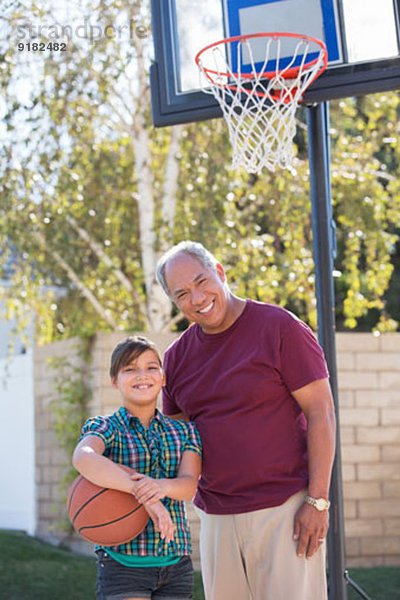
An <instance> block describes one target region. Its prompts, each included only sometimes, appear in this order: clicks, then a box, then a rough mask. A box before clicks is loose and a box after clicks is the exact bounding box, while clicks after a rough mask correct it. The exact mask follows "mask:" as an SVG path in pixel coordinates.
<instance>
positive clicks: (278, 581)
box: [196, 492, 327, 600]
mask: <svg viewBox="0 0 400 600" xmlns="http://www.w3.org/2000/svg"><path fill="white" fill-rule="evenodd" d="M304 497H305V492H299V493H297V494H295V495H294V496H292V497H291V498H289V500H287V501H286V502H285V503H284V504H282V505H281V506H275V507H273V508H266V509H263V510H257V511H253V512H249V513H241V514H238V515H210V514H206V513H205V512H203V511H202V510H199V509H197V508H196V511H197V513H198V515H199V516H200V520H201V530H200V554H201V567H202V575H203V582H204V590H205V595H206V600H326V598H327V586H326V575H325V543H324V544H323V545H322V547H321V548H320V549H319V550H318V552H316V554H314V556H313V557H312V558H311V559H306V558H304V557H303V558H299V557H298V556H297V555H296V546H297V543H296V542H294V541H293V539H292V537H293V520H294V515H295V513H296V511H297V510H298V508H299V507H300V505H301V504H302V503H303V501H304Z"/></svg>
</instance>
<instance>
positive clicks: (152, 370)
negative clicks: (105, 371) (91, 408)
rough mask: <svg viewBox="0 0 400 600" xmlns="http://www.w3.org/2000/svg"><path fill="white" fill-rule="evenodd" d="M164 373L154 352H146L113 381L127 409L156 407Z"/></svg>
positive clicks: (122, 369) (123, 369) (125, 367)
mask: <svg viewBox="0 0 400 600" xmlns="http://www.w3.org/2000/svg"><path fill="white" fill-rule="evenodd" d="M164 380H165V376H164V372H163V370H162V367H161V366H160V362H159V360H158V357H157V355H156V353H155V352H154V351H153V350H145V351H144V352H143V353H142V354H141V355H140V356H138V357H137V358H136V359H135V360H133V361H132V362H130V363H129V364H127V365H125V366H124V367H122V368H121V369H120V371H119V372H118V375H117V376H116V378H115V379H114V380H113V381H112V385H113V387H114V388H115V389H117V390H119V392H120V394H121V396H122V397H123V399H124V405H125V406H126V408H128V409H129V408H130V409H132V411H133V412H134V409H135V407H137V408H140V407H144V406H149V405H151V404H153V405H154V407H155V405H156V402H157V396H158V394H159V393H160V390H161V388H162V386H163V385H164Z"/></svg>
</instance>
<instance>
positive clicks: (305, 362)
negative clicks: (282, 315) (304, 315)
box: [279, 314, 329, 392]
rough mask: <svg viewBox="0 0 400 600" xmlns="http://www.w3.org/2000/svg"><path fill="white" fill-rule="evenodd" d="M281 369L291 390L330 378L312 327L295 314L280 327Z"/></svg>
mask: <svg viewBox="0 0 400 600" xmlns="http://www.w3.org/2000/svg"><path fill="white" fill-rule="evenodd" d="M279 358H280V372H281V375H282V377H283V380H284V382H285V384H286V385H287V387H288V389H289V391H290V392H293V391H295V390H298V389H300V388H301V387H304V386H305V385H307V384H309V383H312V382H313V381H317V380H318V379H325V378H327V377H329V373H328V368H327V365H326V361H325V357H324V353H323V350H322V348H321V346H320V345H319V344H318V342H317V340H316V338H315V335H314V333H313V332H312V331H311V329H310V328H309V327H308V325H306V324H305V323H303V321H301V320H300V319H298V318H297V317H296V316H295V315H291V314H290V315H289V319H288V320H287V321H286V322H285V325H284V326H283V327H282V329H281V338H280V353H279Z"/></svg>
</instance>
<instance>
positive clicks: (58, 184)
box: [0, 0, 400, 342]
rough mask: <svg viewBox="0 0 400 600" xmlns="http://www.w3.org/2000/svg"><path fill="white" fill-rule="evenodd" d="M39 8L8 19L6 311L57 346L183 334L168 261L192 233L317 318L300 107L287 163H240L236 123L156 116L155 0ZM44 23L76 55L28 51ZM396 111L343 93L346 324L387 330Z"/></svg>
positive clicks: (246, 278) (278, 298) (339, 141)
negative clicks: (163, 273) (233, 142)
mask: <svg viewBox="0 0 400 600" xmlns="http://www.w3.org/2000/svg"><path fill="white" fill-rule="evenodd" d="M25 4H26V6H24V7H23V6H22V3H18V2H14V3H13V4H12V7H11V8H10V9H9V11H8V12H7V11H6V12H5V13H4V14H3V21H4V27H5V31H6V34H7V36H8V43H6V44H5V45H4V46H3V48H2V54H1V56H0V67H1V71H0V72H1V75H0V83H1V86H2V90H3V97H4V99H5V102H4V104H3V105H0V111H2V112H3V122H4V131H3V132H2V133H4V135H3V136H2V137H3V140H4V143H3V145H2V147H1V149H0V153H1V164H0V190H1V199H2V200H1V206H0V239H1V247H2V254H1V258H0V262H1V265H2V269H3V273H4V274H6V275H7V278H8V287H7V288H6V289H4V290H3V297H4V298H5V300H6V302H7V304H6V305H7V311H8V313H7V314H8V316H11V315H12V314H15V315H16V316H17V317H18V320H19V323H20V325H21V324H23V323H24V322H25V321H26V319H27V318H28V316H29V315H31V313H32V311H34V313H35V315H36V325H37V331H38V339H39V340H40V341H42V342H43V341H49V340H51V339H55V338H57V337H69V336H71V335H75V334H91V333H93V332H95V331H97V330H99V329H103V330H107V329H108V330H112V329H118V328H119V329H122V330H132V329H137V330H143V329H145V330H148V331H155V330H163V329H169V328H170V327H171V326H173V325H174V323H177V322H178V321H179V319H180V315H176V314H175V313H174V309H173V308H172V307H171V305H170V303H169V301H168V299H166V297H165V296H164V295H163V293H162V292H161V289H160V287H159V286H158V285H156V283H155V277H154V269H155V264H156V261H157V258H158V256H159V255H160V253H161V252H162V251H163V250H164V249H165V248H166V247H167V246H169V245H170V244H171V243H174V242H177V241H179V240H181V239H185V238H191V239H197V240H199V241H202V242H204V243H205V244H206V245H207V246H208V247H209V249H210V250H211V251H213V252H215V254H216V255H217V257H218V258H219V259H220V260H221V261H222V262H223V264H224V265H226V266H227V269H228V276H229V279H230V281H231V286H232V289H233V291H235V292H237V293H238V294H241V295H244V296H250V297H253V298H255V299H259V300H262V301H268V302H275V303H278V304H281V305H283V306H286V307H287V308H290V309H291V310H293V311H294V312H296V313H297V314H299V316H300V317H302V318H303V319H305V320H306V321H307V322H309V323H310V324H311V325H312V326H313V327H315V326H316V303H315V292H314V263H313V257H312V230H311V223H310V212H311V209H310V200H309V190H308V178H309V172H308V161H307V155H306V148H307V133H306V127H305V126H304V120H305V119H304V114H303V112H302V111H301V110H300V111H299V114H298V116H299V123H298V134H297V137H296V144H297V158H296V160H295V162H294V165H293V167H292V168H291V169H290V170H286V171H277V172H275V173H269V172H267V171H266V172H264V173H263V174H262V176H253V175H247V174H245V173H233V172H232V171H230V169H229V164H230V147H229V141H228V136H227V128H226V126H225V124H224V122H223V121H221V120H214V121H209V122H205V123H196V124H190V125H187V126H179V127H173V128H166V129H159V130H156V129H154V128H153V127H152V125H151V117H150V99H149V89H148V76H147V66H148V62H149V52H150V49H149V42H150V40H149V37H148V32H149V27H150V23H149V11H148V5H147V2H145V0H140V1H136V2H130V3H128V2H127V1H126V0H99V1H98V3H97V4H96V5H95V6H94V5H93V4H91V3H88V4H85V2H82V3H81V4H80V5H79V13H76V12H75V13H74V10H75V11H76V10H77V9H76V6H77V5H75V4H71V6H70V7H69V10H70V11H71V12H70V14H69V16H68V15H67V16H66V15H65V14H61V15H60V14H58V13H57V11H56V12H54V11H53V12H52V11H51V10H50V9H39V8H38V7H37V6H36V4H35V2H34V1H33V0H26V3H25ZM74 6H75V9H74ZM27 23H29V24H30V25H29V28H28V24H27ZM68 24H71V30H72V31H71V32H70V31H69V30H66V26H67V25H68ZM110 24H112V26H113V30H112V35H111V34H110V35H106V33H107V32H108V33H110V30H109V29H107V27H108V26H110ZM39 26H42V29H41V30H39ZM62 27H64V30H63V29H62ZM78 27H83V28H84V30H85V32H86V33H85V35H86V37H84V38H83V39H80V38H79V39H78V38H77V36H76V33H77V31H78ZM85 27H86V29H85ZM95 27H96V29H95ZM20 28H22V29H20ZM34 28H36V29H34ZM51 28H53V29H51ZM57 28H58V29H57ZM74 28H75V29H74ZM18 32H20V35H22V34H24V35H25V37H24V38H23V43H24V48H23V50H22V51H19V50H18V47H17V45H16V41H17V40H16V36H17V35H18ZM32 33H35V34H37V35H39V36H41V37H40V39H43V40H45V41H46V43H52V42H54V39H57V40H58V41H60V40H61V39H62V38H63V36H64V37H65V39H66V43H67V48H68V51H66V52H61V51H55V50H54V49H53V50H52V51H51V50H48V51H46V52H43V53H38V52H37V53H36V54H35V53H34V52H32V51H31V52H27V51H26V43H27V39H31V38H30V37H29V36H31V35H32ZM7 36H6V37H7ZM31 41H32V40H31ZM21 90H22V92H21ZM398 114H399V101H398V98H397V96H396V94H386V95H385V99H383V98H382V96H370V97H367V98H365V99H361V100H355V99H351V98H350V99H346V100H344V101H342V102H335V103H332V118H331V122H332V183H333V201H334V212H335V218H336V222H337V224H338V258H337V261H336V275H337V276H338V277H337V279H336V282H337V298H338V305H337V316H338V322H339V325H340V326H342V327H350V328H353V327H354V326H356V325H357V323H363V320H365V319H366V318H368V319H370V324H371V326H377V327H378V328H379V329H381V330H385V329H390V328H395V327H396V326H397V324H396V322H395V321H394V320H393V318H392V317H391V315H390V314H389V313H388V311H387V306H386V304H385V303H386V296H385V295H387V290H388V289H390V288H389V285H390V278H391V274H392V273H393V265H392V263H391V257H392V256H393V253H394V250H395V244H396V242H397V240H398V239H399V232H398V229H396V227H398V223H399V217H400V207H399V187H398V186H399V184H398V182H397V177H396V173H397V171H398V167H399V150H398V146H399V144H398V143H397V144H396V140H397V139H398V130H397V129H396V128H397V127H398V125H397V123H398V122H399V119H398ZM390 140H392V141H390ZM393 140H394V141H393ZM184 325H185V324H180V327H182V326H184Z"/></svg>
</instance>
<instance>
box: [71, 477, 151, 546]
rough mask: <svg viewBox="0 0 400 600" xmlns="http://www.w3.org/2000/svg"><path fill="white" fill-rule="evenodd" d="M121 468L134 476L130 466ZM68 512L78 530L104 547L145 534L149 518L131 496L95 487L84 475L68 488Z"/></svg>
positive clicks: (91, 540)
mask: <svg viewBox="0 0 400 600" xmlns="http://www.w3.org/2000/svg"><path fill="white" fill-rule="evenodd" d="M119 466H120V467H121V468H122V469H125V470H126V471H129V472H131V473H133V469H131V468H130V467H126V466H124V465H119ZM67 510H68V517H69V520H70V521H71V523H72V525H73V526H74V529H75V531H76V532H77V533H79V535H81V536H82V537H83V538H85V540H88V541H89V542H92V543H94V544H100V545H102V546H116V545H119V544H125V543H126V542H129V541H130V540H132V539H133V538H135V537H136V536H137V535H139V533H141V532H142V531H143V529H144V528H145V527H146V524H147V521H148V519H149V515H148V513H147V512H146V509H145V508H144V506H143V505H142V504H139V502H138V501H137V500H136V498H135V497H134V496H133V495H132V494H128V493H126V492H121V491H119V490H112V489H109V488H104V487H101V486H98V485H95V484H94V483H91V482H90V481H88V480H87V479H85V477H83V476H82V475H78V477H77V478H76V479H75V480H74V482H73V483H72V485H71V487H70V489H69V493H68V500H67Z"/></svg>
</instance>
